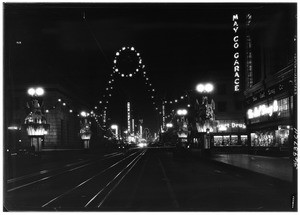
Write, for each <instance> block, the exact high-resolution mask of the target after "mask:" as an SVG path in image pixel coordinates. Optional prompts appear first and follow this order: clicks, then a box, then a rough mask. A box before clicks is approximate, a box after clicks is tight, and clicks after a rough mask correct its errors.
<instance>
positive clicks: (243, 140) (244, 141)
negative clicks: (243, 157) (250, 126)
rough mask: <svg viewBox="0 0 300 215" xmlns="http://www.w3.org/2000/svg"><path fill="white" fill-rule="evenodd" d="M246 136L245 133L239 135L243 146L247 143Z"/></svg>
mask: <svg viewBox="0 0 300 215" xmlns="http://www.w3.org/2000/svg"><path fill="white" fill-rule="evenodd" d="M247 140H248V136H247V135H241V145H242V146H245V145H246V144H247Z"/></svg>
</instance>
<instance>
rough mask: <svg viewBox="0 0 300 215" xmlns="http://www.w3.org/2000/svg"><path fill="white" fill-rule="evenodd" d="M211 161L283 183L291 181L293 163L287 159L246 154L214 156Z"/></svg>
mask: <svg viewBox="0 0 300 215" xmlns="http://www.w3.org/2000/svg"><path fill="white" fill-rule="evenodd" d="M211 159H212V160H215V161H218V162H222V163H226V164H229V165H232V166H236V167H240V168H243V169H248V170H250V171H253V172H258V173H261V174H265V175H268V176H271V177H275V178H278V179H281V180H284V181H288V182H292V181H293V162H292V161H291V160H290V159H289V158H288V157H267V156H257V155H248V154H214V155H212V157H211Z"/></svg>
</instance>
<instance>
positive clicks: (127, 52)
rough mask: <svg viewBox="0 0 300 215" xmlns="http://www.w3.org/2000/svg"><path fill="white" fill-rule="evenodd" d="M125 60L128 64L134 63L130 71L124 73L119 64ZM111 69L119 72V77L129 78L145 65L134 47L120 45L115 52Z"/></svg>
mask: <svg viewBox="0 0 300 215" xmlns="http://www.w3.org/2000/svg"><path fill="white" fill-rule="evenodd" d="M124 61H126V63H129V64H136V65H134V68H133V69H132V71H131V72H129V73H128V74H126V73H125V72H124V71H122V68H121V67H120V64H122V62H124ZM113 62H114V66H113V71H114V72H115V73H117V74H119V75H120V76H121V77H126V78H128V77H129V78H131V77H133V76H134V75H136V74H137V73H138V72H139V71H141V70H142V69H143V68H144V67H145V66H144V65H143V60H142V58H141V55H140V53H139V52H138V51H137V50H136V49H135V48H134V47H122V48H121V49H120V50H118V51H117V52H116V54H115V59H114V61H113Z"/></svg>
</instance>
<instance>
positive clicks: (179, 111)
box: [177, 109, 187, 116]
mask: <svg viewBox="0 0 300 215" xmlns="http://www.w3.org/2000/svg"><path fill="white" fill-rule="evenodd" d="M177 115H178V116H185V115H187V110H186V109H178V110H177Z"/></svg>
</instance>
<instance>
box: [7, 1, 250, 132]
mask: <svg viewBox="0 0 300 215" xmlns="http://www.w3.org/2000/svg"><path fill="white" fill-rule="evenodd" d="M253 7H254V5H251V7H249V5H248V6H247V4H210V5H209V4H203V3H202V4H178V3H177V4H164V3H159V4H145V3H139V4H108V3H102V4H70V3H68V4H62V3H61V4H45V3H44V4H6V5H5V7H4V39H5V40H4V44H5V65H6V67H5V68H6V69H5V75H7V78H8V79H7V80H9V81H8V83H7V84H8V85H10V84H11V85H14V84H17V83H21V84H22V83H33V84H39V83H42V82H46V83H51V82H59V83H62V84H64V86H65V87H66V88H67V89H70V90H71V91H72V92H75V93H76V94H77V95H78V96H79V97H80V98H82V99H84V100H85V101H86V102H87V103H88V104H89V105H90V106H91V107H93V106H95V105H96V104H98V101H99V100H100V99H101V98H102V97H101V96H102V95H103V93H104V92H105V88H106V86H107V85H106V84H107V81H108V78H109V75H110V73H111V72H112V67H113V59H114V56H115V53H116V51H117V50H119V49H121V48H122V47H123V46H129V47H131V46H133V47H135V48H136V49H137V50H138V51H139V52H140V54H141V57H142V59H143V63H144V64H145V66H146V71H147V73H148V77H149V78H150V81H151V82H152V84H153V87H154V88H155V89H156V92H157V95H156V96H157V98H171V97H173V96H178V95H181V94H182V93H183V92H184V91H185V90H190V89H194V87H195V84H196V83H198V82H201V81H202V80H205V79H206V78H210V79H212V78H213V77H210V73H211V72H212V71H214V72H218V73H219V74H220V75H230V76H231V75H232V63H233V60H232V57H233V56H232V53H233V49H232V44H233V43H232V36H233V30H232V14H233V13H236V12H240V11H245V10H247V8H248V9H249V8H253ZM17 41H21V44H17ZM8 53H9V54H8ZM8 56H9V60H8ZM8 62H9V63H8ZM8 65H9V66H8ZM115 86H116V87H115V90H114V95H115V96H114V97H113V98H112V101H111V103H110V105H111V108H112V109H111V113H112V114H111V116H113V117H112V118H113V119H112V121H115V122H118V121H119V120H120V119H121V118H126V116H125V107H126V106H125V100H126V99H127V98H130V99H132V100H133V101H134V106H135V108H134V113H135V114H136V115H137V116H136V117H137V118H143V119H144V121H146V122H145V123H148V124H149V127H151V128H154V127H155V125H157V122H155V120H154V119H157V117H156V115H155V114H154V111H153V107H152V103H151V102H150V99H149V94H147V89H146V88H145V86H144V82H143V81H142V78H141V75H136V76H135V77H134V78H132V79H131V80H128V79H121V78H119V79H117V80H116V85H115ZM120 107H124V108H120ZM120 110H122V111H120ZM123 112H124V113H123ZM122 121H124V119H123V120H122Z"/></svg>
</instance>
